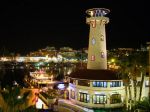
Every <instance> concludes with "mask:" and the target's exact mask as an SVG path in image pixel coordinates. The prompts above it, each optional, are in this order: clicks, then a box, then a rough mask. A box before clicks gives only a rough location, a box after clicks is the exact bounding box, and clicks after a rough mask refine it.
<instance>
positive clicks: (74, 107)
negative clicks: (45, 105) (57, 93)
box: [58, 99, 94, 112]
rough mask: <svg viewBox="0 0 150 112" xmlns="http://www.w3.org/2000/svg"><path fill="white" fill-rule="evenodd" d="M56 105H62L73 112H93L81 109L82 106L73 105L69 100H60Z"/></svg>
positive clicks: (92, 111)
mask: <svg viewBox="0 0 150 112" xmlns="http://www.w3.org/2000/svg"><path fill="white" fill-rule="evenodd" d="M58 105H62V106H65V107H66V108H70V107H71V109H72V110H73V111H75V112H76V111H77V112H94V110H93V109H88V108H85V107H82V106H79V105H76V104H74V103H73V102H71V101H70V100H65V99H60V100H59V101H58Z"/></svg>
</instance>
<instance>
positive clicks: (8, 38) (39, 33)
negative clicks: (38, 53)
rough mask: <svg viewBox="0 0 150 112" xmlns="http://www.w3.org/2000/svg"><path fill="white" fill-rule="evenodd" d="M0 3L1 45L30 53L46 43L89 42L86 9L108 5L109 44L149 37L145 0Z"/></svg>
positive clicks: (125, 43) (140, 41)
mask: <svg viewBox="0 0 150 112" xmlns="http://www.w3.org/2000/svg"><path fill="white" fill-rule="evenodd" d="M11 1H12V2H8V1H6V2H5V1H4V2H3V3H0V4H1V6H0V8H1V10H0V14H1V16H0V17H1V21H0V49H3V48H5V49H8V50H9V51H10V52H15V53H17V52H19V53H27V52H29V51H34V50H38V49H40V48H45V47H46V46H55V47H57V48H59V47H62V46H70V47H73V48H74V49H80V48H83V47H87V46H88V36H89V26H88V25H87V24H86V14H85V11H86V10H87V9H89V8H95V7H96V8H109V9H110V10H111V12H110V14H108V15H107V16H108V17H109V18H110V23H109V24H108V25H107V26H106V29H107V30H106V31H107V48H108V49H110V48H116V47H140V45H141V44H145V43H146V41H150V8H149V3H148V2H146V0H145V1H144V0H138V1H137V0H135V1H134V0H118V1H117V0H54V1H53V0H48V2H45V1H44V0H41V1H38V0H37V1H33V0H16V1H15V0H11Z"/></svg>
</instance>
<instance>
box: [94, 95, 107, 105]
mask: <svg viewBox="0 0 150 112" xmlns="http://www.w3.org/2000/svg"><path fill="white" fill-rule="evenodd" d="M93 103H94V104H105V103H107V98H106V95H101V94H95V95H93Z"/></svg>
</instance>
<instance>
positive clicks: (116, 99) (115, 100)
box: [110, 94, 121, 104]
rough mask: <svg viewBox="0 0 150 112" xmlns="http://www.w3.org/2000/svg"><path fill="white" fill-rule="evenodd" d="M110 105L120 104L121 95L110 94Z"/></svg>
mask: <svg viewBox="0 0 150 112" xmlns="http://www.w3.org/2000/svg"><path fill="white" fill-rule="evenodd" d="M110 103H111V104H115V103H121V95H120V94H112V95H111V97H110Z"/></svg>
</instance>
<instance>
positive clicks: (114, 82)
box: [110, 81, 121, 87]
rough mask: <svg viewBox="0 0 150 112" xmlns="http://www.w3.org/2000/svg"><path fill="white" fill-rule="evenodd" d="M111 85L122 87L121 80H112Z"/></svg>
mask: <svg viewBox="0 0 150 112" xmlns="http://www.w3.org/2000/svg"><path fill="white" fill-rule="evenodd" d="M110 87H121V82H120V81H112V82H110Z"/></svg>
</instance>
